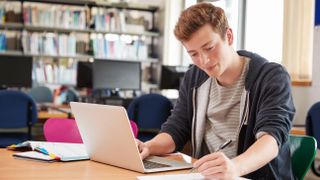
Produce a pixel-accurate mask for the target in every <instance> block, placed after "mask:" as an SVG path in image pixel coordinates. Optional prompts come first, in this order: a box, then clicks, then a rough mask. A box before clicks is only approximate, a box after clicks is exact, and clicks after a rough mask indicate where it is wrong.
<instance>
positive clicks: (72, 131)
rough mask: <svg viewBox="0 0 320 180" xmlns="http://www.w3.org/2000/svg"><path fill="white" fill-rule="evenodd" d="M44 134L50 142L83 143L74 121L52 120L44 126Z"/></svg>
mask: <svg viewBox="0 0 320 180" xmlns="http://www.w3.org/2000/svg"><path fill="white" fill-rule="evenodd" d="M43 134H44V137H45V139H46V140H47V141H49V142H69V143H82V139H81V135H80V132H79V129H78V127H77V124H76V121H75V120H74V119H66V118H50V119H48V120H46V122H45V123H44V125H43Z"/></svg>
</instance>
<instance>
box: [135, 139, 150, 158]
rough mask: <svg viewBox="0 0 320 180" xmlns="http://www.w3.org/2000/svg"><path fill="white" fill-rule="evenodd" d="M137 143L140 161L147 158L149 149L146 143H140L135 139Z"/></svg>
mask: <svg viewBox="0 0 320 180" xmlns="http://www.w3.org/2000/svg"><path fill="white" fill-rule="evenodd" d="M136 142H137V146H138V149H139V152H140V156H141V158H142V159H145V158H146V157H148V156H149V155H150V150H149V147H148V146H147V144H146V143H143V142H142V141H140V140H138V139H136Z"/></svg>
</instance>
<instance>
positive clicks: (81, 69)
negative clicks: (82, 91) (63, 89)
mask: <svg viewBox="0 0 320 180" xmlns="http://www.w3.org/2000/svg"><path fill="white" fill-rule="evenodd" d="M92 66H93V63H92V62H83V61H79V62H78V66H77V88H92Z"/></svg>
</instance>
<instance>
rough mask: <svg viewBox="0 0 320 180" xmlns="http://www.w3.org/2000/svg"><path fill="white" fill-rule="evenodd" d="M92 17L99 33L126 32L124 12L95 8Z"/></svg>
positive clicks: (92, 10)
mask: <svg viewBox="0 0 320 180" xmlns="http://www.w3.org/2000/svg"><path fill="white" fill-rule="evenodd" d="M91 16H92V19H93V21H94V28H95V30H97V31H106V32H125V31H126V23H125V12H124V11H123V10H119V9H114V8H112V9H105V8H98V7H93V8H92V9H91Z"/></svg>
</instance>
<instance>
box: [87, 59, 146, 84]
mask: <svg viewBox="0 0 320 180" xmlns="http://www.w3.org/2000/svg"><path fill="white" fill-rule="evenodd" d="M140 66H141V65H140V62H127V61H126V62H124V61H111V60H99V59H96V60H95V61H94V63H93V88H94V89H109V90H115V89H116V90H140V87H141V67H140Z"/></svg>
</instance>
